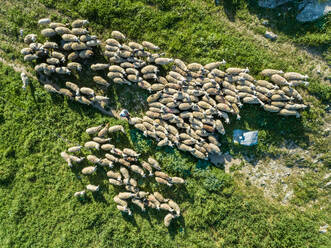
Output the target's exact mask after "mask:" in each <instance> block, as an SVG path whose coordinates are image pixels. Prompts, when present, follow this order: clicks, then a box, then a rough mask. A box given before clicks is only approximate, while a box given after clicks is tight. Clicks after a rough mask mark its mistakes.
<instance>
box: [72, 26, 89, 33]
mask: <svg viewBox="0 0 331 248" xmlns="http://www.w3.org/2000/svg"><path fill="white" fill-rule="evenodd" d="M71 33H72V34H74V35H85V34H88V33H89V31H88V30H87V29H85V28H73V29H71Z"/></svg>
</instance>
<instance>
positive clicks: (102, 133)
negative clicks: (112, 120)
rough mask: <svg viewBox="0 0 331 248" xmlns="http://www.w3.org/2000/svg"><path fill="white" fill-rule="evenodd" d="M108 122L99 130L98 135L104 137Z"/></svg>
mask: <svg viewBox="0 0 331 248" xmlns="http://www.w3.org/2000/svg"><path fill="white" fill-rule="evenodd" d="M108 127H109V123H107V124H106V125H105V126H104V127H103V128H102V129H101V130H100V131H99V132H98V137H104V136H105V135H106V134H107V131H108Z"/></svg>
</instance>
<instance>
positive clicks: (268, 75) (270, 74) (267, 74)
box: [261, 69, 284, 77]
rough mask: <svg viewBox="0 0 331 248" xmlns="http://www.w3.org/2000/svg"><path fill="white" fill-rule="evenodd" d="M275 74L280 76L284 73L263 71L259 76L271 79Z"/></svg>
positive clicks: (269, 70)
mask: <svg viewBox="0 0 331 248" xmlns="http://www.w3.org/2000/svg"><path fill="white" fill-rule="evenodd" d="M275 74H278V75H282V74H284V72H283V71H281V70H274V69H264V70H263V71H261V75H262V76H264V77H271V76H272V75H275Z"/></svg>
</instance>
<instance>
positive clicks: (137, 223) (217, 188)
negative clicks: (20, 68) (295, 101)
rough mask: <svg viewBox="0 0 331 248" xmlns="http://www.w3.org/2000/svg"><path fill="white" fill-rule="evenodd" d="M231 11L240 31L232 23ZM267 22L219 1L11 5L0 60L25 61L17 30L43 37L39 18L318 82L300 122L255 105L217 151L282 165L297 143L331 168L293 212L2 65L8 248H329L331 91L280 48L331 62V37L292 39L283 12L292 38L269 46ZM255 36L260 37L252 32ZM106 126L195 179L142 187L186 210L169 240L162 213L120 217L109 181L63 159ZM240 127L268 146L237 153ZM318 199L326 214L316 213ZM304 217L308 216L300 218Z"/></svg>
mask: <svg viewBox="0 0 331 248" xmlns="http://www.w3.org/2000/svg"><path fill="white" fill-rule="evenodd" d="M38 2H40V3H44V4H45V5H46V6H47V7H49V9H46V8H45V7H44V6H43V5H41V4H40V5H39V4H38ZM231 6H232V7H231ZM229 8H230V10H231V8H232V12H230V14H231V13H232V17H233V18H234V19H236V20H237V19H239V22H240V25H237V23H233V22H231V21H229V19H231V18H230V17H231V15H229ZM261 11H262V10H260V9H258V8H256V1H240V0H239V1H232V5H226V4H225V1H224V4H223V5H222V6H221V7H215V6H214V4H213V1H189V0H182V1H179V0H168V1H163V0H141V1H129V0H121V1H106V0H97V1H87V0H81V1H77V0H67V1H54V0H39V1H28V0H23V1H18V0H13V1H10V2H9V1H4V2H3V7H2V8H1V9H0V49H1V50H0V51H2V52H1V53H0V55H1V57H4V58H6V59H7V60H13V61H20V60H21V56H20V55H19V49H20V48H22V44H21V43H19V38H18V33H19V29H20V28H24V30H25V32H26V33H28V32H37V29H36V28H37V27H36V21H37V20H38V18H41V17H44V16H48V15H50V16H51V18H52V19H53V20H56V21H64V22H66V21H71V20H72V18H77V17H83V18H88V19H89V20H90V21H91V24H92V30H93V32H95V33H96V34H98V36H100V37H101V38H103V39H104V38H107V37H109V34H110V32H111V30H115V29H117V30H121V31H123V33H125V34H127V35H128V37H129V38H130V39H132V40H137V41H142V40H150V41H152V42H154V43H156V44H158V45H160V46H161V48H162V50H164V51H165V52H166V53H167V55H169V56H173V57H178V58H181V59H183V60H185V61H187V62H192V61H198V62H201V63H207V62H210V61H214V60H222V59H223V58H224V59H225V60H226V61H228V63H229V65H228V66H242V67H246V66H248V67H249V68H250V69H251V71H252V73H253V74H254V75H257V73H258V72H259V71H261V70H262V69H264V68H266V67H271V68H279V69H283V70H287V71H290V70H294V71H299V72H302V73H304V74H309V75H311V77H312V78H311V80H310V82H311V84H310V86H309V87H308V90H306V89H303V88H302V89H299V91H300V93H302V94H303V96H304V98H305V101H306V102H308V103H309V104H310V105H311V106H310V108H309V109H308V110H306V111H304V112H303V113H302V119H300V120H297V119H295V118H281V117H279V116H277V115H274V114H271V113H266V112H263V111H261V110H260V108H259V107H257V106H246V107H244V109H243V110H242V111H241V112H242V119H241V120H240V121H235V120H234V118H232V119H231V125H228V126H226V130H227V134H226V135H225V136H222V137H219V140H220V142H221V143H222V150H223V151H224V152H229V153H230V154H231V155H233V156H242V155H253V156H254V157H256V158H257V159H261V158H264V157H265V156H270V157H273V158H274V157H277V156H279V155H281V154H284V151H282V150H281V145H282V144H283V142H284V141H285V140H292V141H293V142H294V143H296V144H297V145H298V146H299V147H301V148H303V149H308V148H309V149H312V150H313V151H314V152H315V153H316V154H322V155H321V157H320V160H321V161H322V163H323V167H322V168H318V169H319V170H320V172H319V173H318V174H317V175H314V174H313V173H314V172H313V171H312V170H313V169H315V166H312V163H311V162H309V163H307V164H306V163H304V164H303V165H304V167H306V168H307V170H309V173H308V174H307V176H305V177H303V178H302V179H300V180H301V181H300V183H299V184H297V185H296V187H294V191H295V198H294V199H293V202H292V204H293V205H290V206H288V207H283V206H281V205H280V204H279V203H275V202H271V201H268V200H265V198H264V197H263V194H262V192H260V191H259V190H258V189H256V188H255V187H254V186H252V185H251V184H250V183H248V182H249V181H246V185H244V187H243V186H242V185H241V184H242V183H245V182H240V181H239V182H238V180H237V178H234V177H231V176H230V175H228V174H225V173H224V172H223V170H221V169H219V168H215V167H211V166H210V164H209V163H206V162H201V161H196V160H195V159H193V158H192V157H191V156H189V155H188V154H183V153H180V152H179V151H177V150H173V149H170V148H165V149H160V148H157V147H156V145H155V142H154V141H153V140H151V139H146V138H144V137H143V135H142V134H141V133H140V132H139V131H137V130H135V129H132V128H129V126H128V125H127V124H125V123H124V122H122V121H118V120H114V119H113V118H108V117H105V116H102V115H101V114H100V113H99V112H96V111H95V110H93V109H91V108H89V107H86V106H82V105H79V104H76V103H74V102H71V101H69V100H67V99H64V98H63V97H62V96H58V95H52V94H48V93H46V92H45V91H44V90H43V89H42V88H41V87H40V86H39V84H38V82H36V81H34V82H33V84H32V85H31V86H30V87H29V88H28V90H27V91H23V90H21V81H20V77H19V74H18V73H15V72H14V71H13V70H12V69H11V68H9V67H7V66H5V65H3V64H0V92H1V93H0V137H1V138H2V142H1V143H0V154H1V155H0V198H1V203H0V225H1V228H0V243H1V246H2V247H20V248H21V247H176V246H178V247H329V246H330V232H328V233H327V234H320V233H319V232H318V229H319V226H320V225H321V224H323V223H324V222H327V223H329V224H330V220H331V216H330V213H331V211H330V204H328V201H327V200H325V199H324V198H323V197H327V196H325V195H324V194H320V193H319V189H318V188H319V187H320V186H321V185H320V183H319V180H320V177H323V173H325V172H326V171H327V169H329V168H330V152H329V148H328V145H329V143H328V142H327V141H325V137H324V136H323V130H322V129H323V128H322V126H321V125H322V124H323V118H324V115H325V105H324V104H326V103H328V102H329V101H330V100H331V95H330V92H331V90H330V85H327V84H325V83H322V82H320V81H321V79H320V78H319V77H318V76H317V75H315V74H312V73H311V71H312V69H314V68H312V67H314V65H315V64H314V63H315V62H316V61H313V64H312V65H311V64H309V63H308V62H307V61H308V60H310V59H311V57H309V56H308V55H307V54H306V53H303V52H302V51H301V50H300V49H295V48H293V47H290V46H288V47H286V48H288V49H285V48H284V47H282V45H283V44H285V43H286V42H288V41H289V42H292V41H294V42H296V43H297V44H301V45H313V46H315V45H318V46H319V49H321V53H324V54H326V55H327V56H330V55H329V52H327V51H328V50H327V49H325V47H326V46H327V44H328V41H329V40H328V39H329V38H330V36H325V35H324V34H323V33H326V34H327V32H329V26H330V25H327V22H328V20H329V19H328V18H329V17H326V18H324V19H323V20H319V21H317V22H316V23H313V24H311V26H310V25H309V24H305V25H303V24H295V25H296V26H292V28H291V29H290V26H291V25H292V24H293V22H288V19H286V18H287V17H286V18H274V16H273V15H276V12H275V13H274V12H273V11H266V12H264V13H265V15H266V16H267V17H269V18H270V22H271V24H273V22H275V27H274V28H275V30H276V31H279V32H282V33H283V34H282V35H281V37H280V39H279V41H277V42H275V43H272V44H271V45H270V46H272V47H269V46H264V45H263V44H264V43H263V42H264V41H263V42H262V41H259V39H257V37H260V36H257V35H260V34H262V33H264V31H265V27H263V26H261V25H254V23H256V18H257V17H256V15H259V14H261ZM49 13H50V14H49ZM224 13H227V14H228V16H226V14H224ZM267 17H265V18H267ZM288 18H290V17H288ZM291 18H292V19H293V17H291ZM321 21H322V22H323V23H324V22H325V24H323V25H322V26H321V27H319V26H318V25H317V23H318V22H321ZM284 23H287V24H286V25H284ZM248 28H249V29H250V30H253V31H254V35H250V34H249V33H247V32H246V31H245V30H246V29H248ZM303 30H305V31H304V32H302V31H303ZM326 31H327V32H326ZM28 68H29V70H31V67H28ZM257 77H258V76H257ZM85 80H88V78H87V79H85ZM108 93H109V94H110V95H111V96H112V97H113V98H112V105H113V107H114V108H116V109H120V108H123V107H125V108H128V109H129V111H130V112H131V113H132V114H133V115H139V114H140V113H141V112H142V111H143V110H144V106H145V104H144V103H142V102H141V101H140V100H139V98H138V97H141V98H142V99H144V98H146V96H147V93H146V92H143V91H142V90H137V88H136V87H132V88H126V87H114V88H111V89H110V90H109V92H108ZM127 99H132V100H131V101H128V100H127ZM105 122H110V123H111V124H118V123H121V124H123V125H125V129H126V131H127V135H122V134H118V135H117V136H115V137H114V143H115V144H116V145H117V146H119V147H124V146H131V147H133V148H134V149H136V150H137V151H139V152H141V153H142V154H143V156H144V157H145V156H148V155H153V156H155V158H156V159H157V160H159V161H160V163H161V165H162V167H163V168H164V170H165V171H167V172H168V173H169V174H171V175H178V176H183V177H184V178H185V179H186V180H187V184H186V185H185V186H184V187H181V186H179V187H175V188H174V189H168V188H166V187H162V186H157V185H156V184H153V183H152V182H150V183H149V184H146V185H145V184H144V185H143V187H146V188H147V189H149V188H151V189H153V190H156V189H157V190H159V191H161V192H162V193H163V194H164V195H165V196H166V197H169V198H173V199H174V200H175V201H176V202H178V203H179V205H180V207H181V209H182V212H183V217H181V218H179V219H177V220H176V222H175V223H174V224H172V225H171V226H170V228H169V229H167V228H165V227H164V226H163V223H162V222H163V216H164V214H161V213H158V212H156V211H148V212H147V213H141V212H139V210H138V209H134V215H133V217H128V216H126V215H122V214H121V213H120V212H119V211H118V210H117V209H116V206H115V203H114V202H113V200H112V198H113V197H114V195H115V194H116V193H117V192H118V189H116V188H115V187H112V186H110V185H109V184H108V183H107V182H106V180H105V178H103V177H101V176H100V177H96V178H95V177H91V178H88V177H80V176H79V174H78V173H77V172H78V171H79V168H77V169H73V171H71V170H70V169H69V168H68V167H67V166H66V165H65V163H64V161H63V160H62V159H61V158H60V156H59V153H60V152H61V151H63V150H64V149H65V148H66V147H67V146H68V145H69V144H68V143H67V142H69V143H70V145H73V144H79V143H82V142H84V141H86V140H87V139H88V137H87V135H86V134H85V133H84V130H85V129H86V128H87V127H88V126H91V125H95V124H101V123H105ZM235 128H245V129H250V130H253V129H255V130H259V131H260V133H259V145H258V146H257V147H248V148H243V147H240V146H238V145H235V144H233V143H232V142H231V139H232V137H231V134H232V131H233V129H235ZM66 141H67V142H66ZM294 159H295V158H294ZM286 162H287V163H288V164H287V165H288V166H291V167H295V166H300V165H297V164H295V163H293V160H291V159H290V158H289V159H288V160H287V161H286ZM240 166H241V165H239V166H238V169H239V168H240ZM235 169H236V168H235ZM239 180H240V179H239ZM89 181H91V182H96V183H99V184H100V185H101V186H102V190H101V192H100V194H95V195H91V194H90V195H89V197H88V198H87V199H86V200H84V201H77V199H74V198H73V197H72V195H73V193H74V192H75V191H78V190H81V189H82V188H83V187H84V185H86V184H87V182H89ZM319 197H322V198H321V201H320V204H319V205H316V206H314V207H311V208H308V207H307V205H308V204H310V203H311V202H312V200H314V199H320V198H319ZM296 206H300V207H307V209H305V210H304V211H302V210H299V209H298V208H297V207H296Z"/></svg>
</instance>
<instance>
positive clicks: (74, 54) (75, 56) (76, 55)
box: [68, 52, 79, 61]
mask: <svg viewBox="0 0 331 248" xmlns="http://www.w3.org/2000/svg"><path fill="white" fill-rule="evenodd" d="M78 58H79V52H72V53H70V54H69V55H68V60H70V61H75V60H78Z"/></svg>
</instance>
